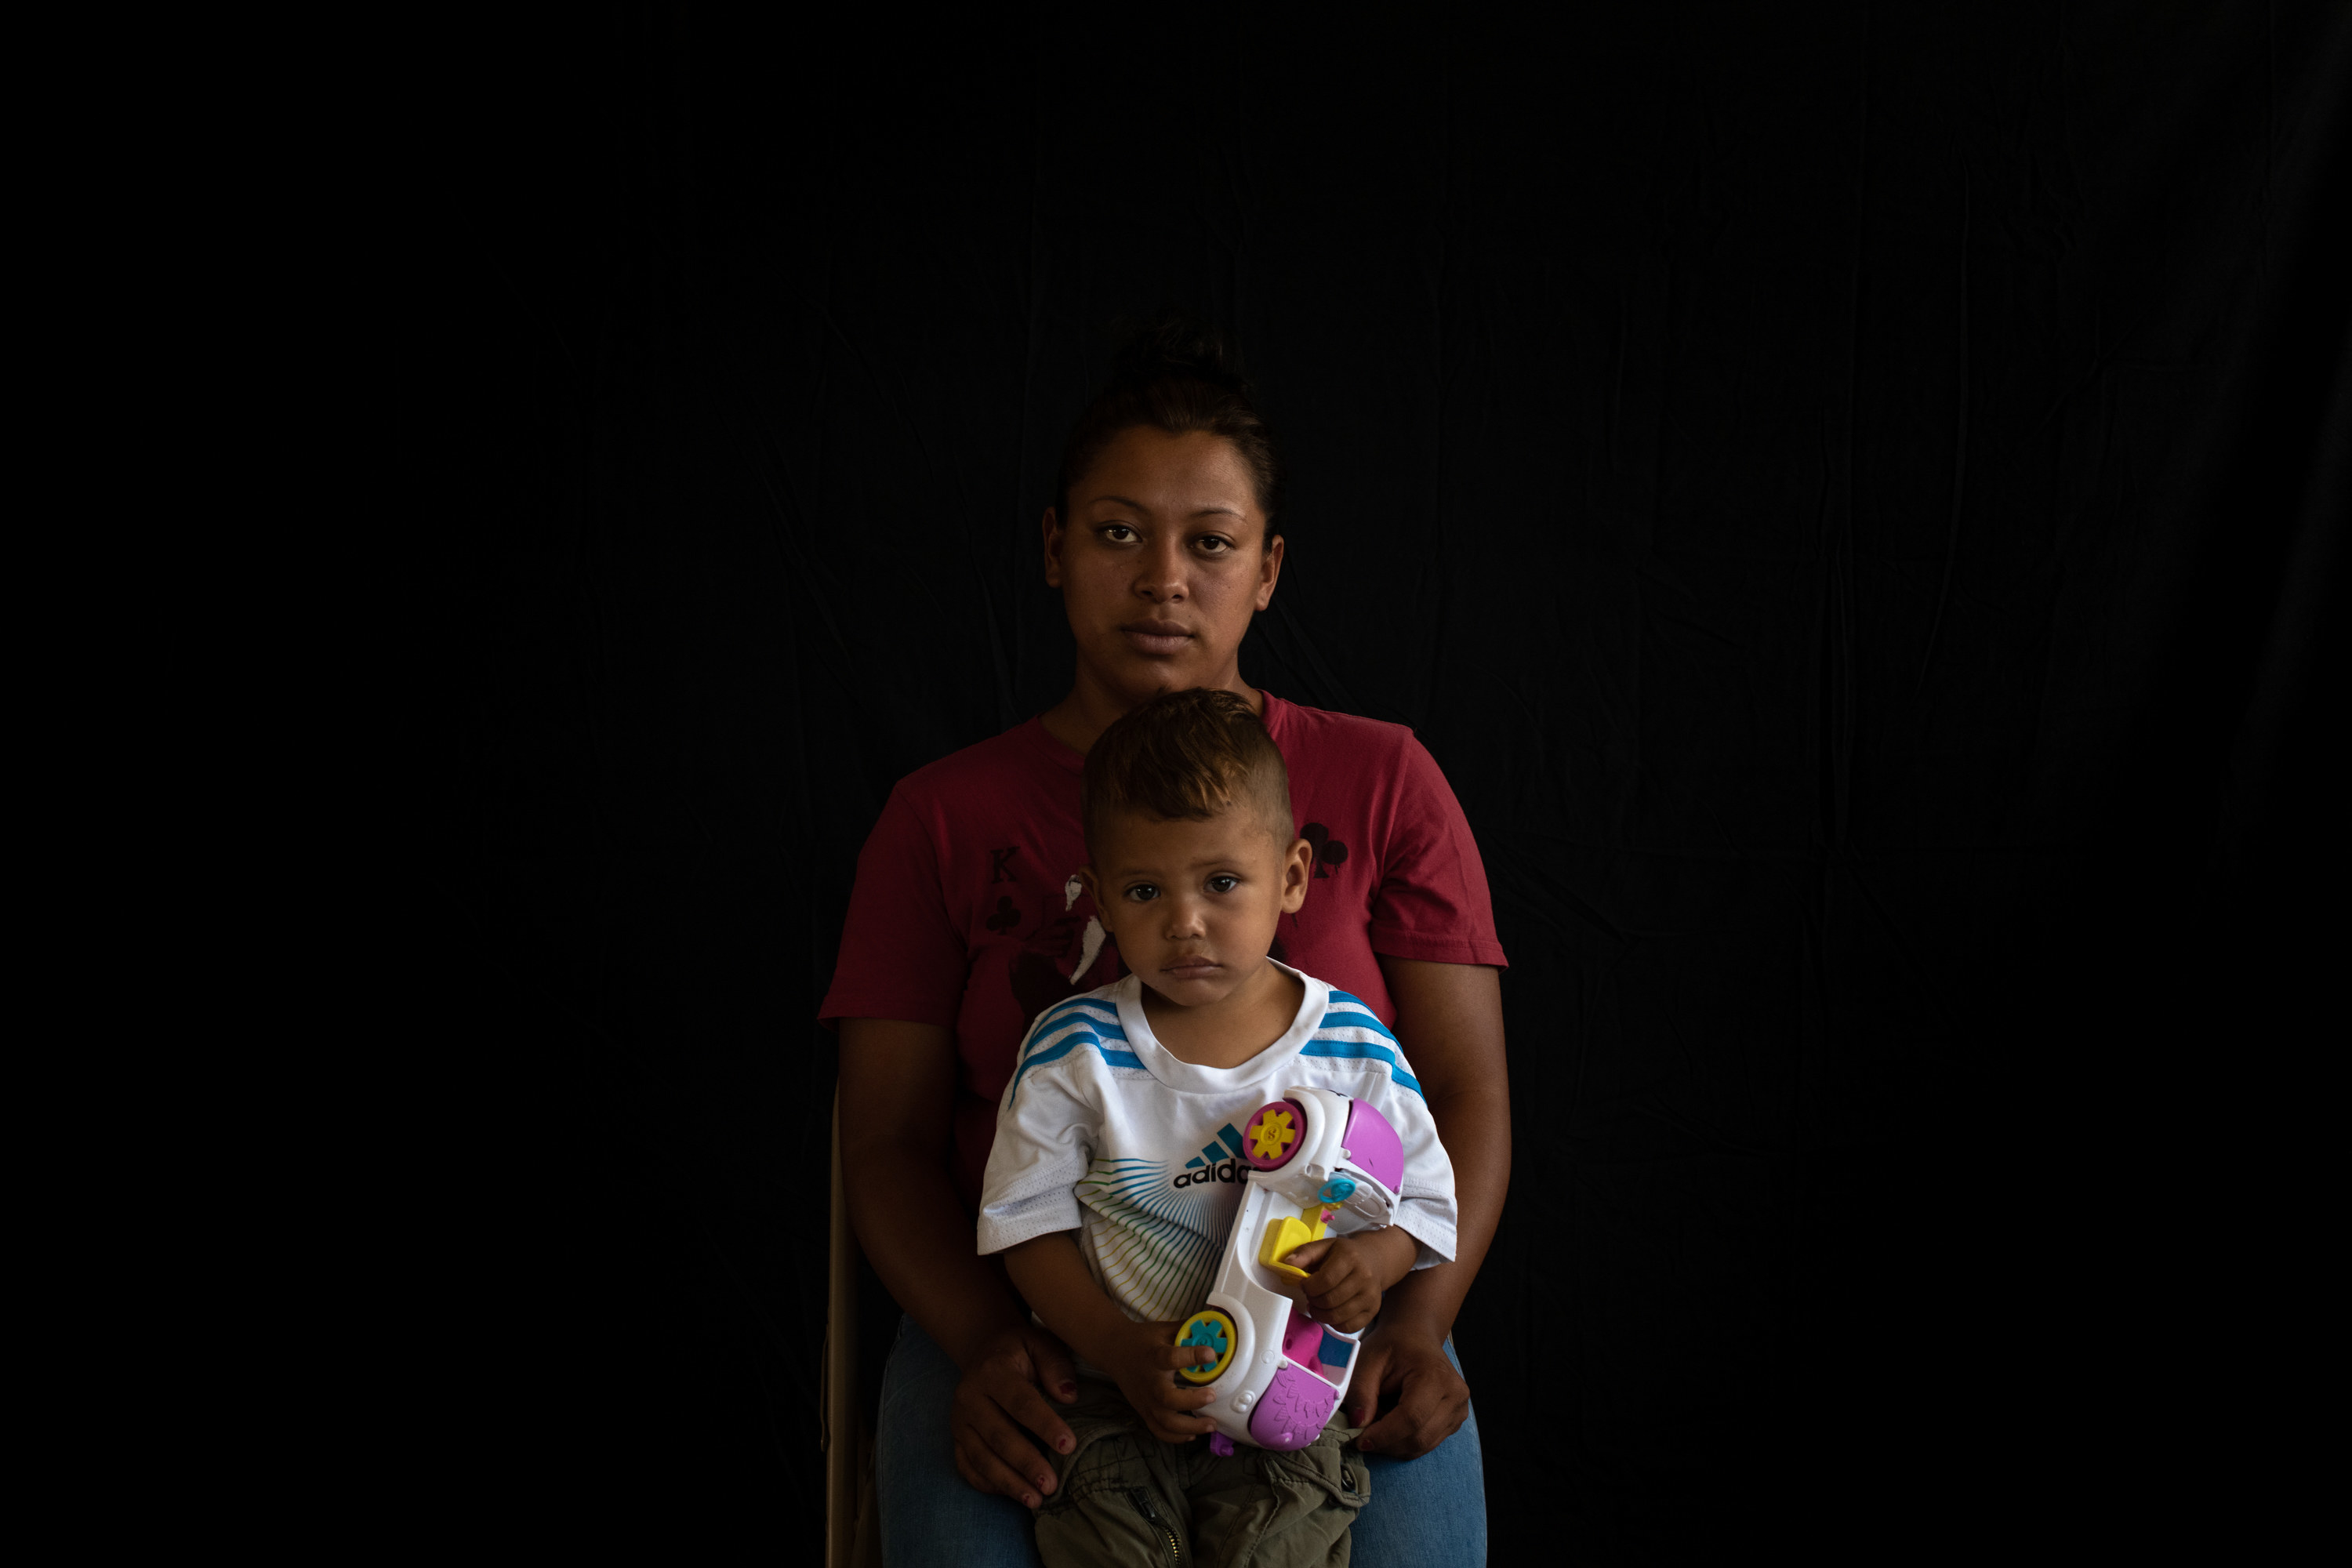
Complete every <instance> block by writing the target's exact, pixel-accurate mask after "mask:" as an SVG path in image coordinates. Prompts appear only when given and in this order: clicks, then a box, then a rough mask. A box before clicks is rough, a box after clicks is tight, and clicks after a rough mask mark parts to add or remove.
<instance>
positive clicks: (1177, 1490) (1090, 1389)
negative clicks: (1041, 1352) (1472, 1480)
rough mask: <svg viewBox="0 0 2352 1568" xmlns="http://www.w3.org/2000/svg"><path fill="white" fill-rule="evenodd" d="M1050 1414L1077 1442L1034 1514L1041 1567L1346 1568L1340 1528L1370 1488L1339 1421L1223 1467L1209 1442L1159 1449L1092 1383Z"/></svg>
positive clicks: (1113, 1394) (1113, 1392)
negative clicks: (1294, 1443) (1296, 1444)
mask: <svg viewBox="0 0 2352 1568" xmlns="http://www.w3.org/2000/svg"><path fill="white" fill-rule="evenodd" d="M1342 1410H1343V1411H1344V1406H1343V1407H1342ZM1058 1414H1060V1415H1061V1416H1062V1418H1063V1419H1064V1420H1066V1421H1067V1422H1068V1423H1069V1424H1070V1431H1071V1434H1072V1435H1073V1436H1076V1438H1077V1442H1076V1444H1075V1445H1074V1446H1073V1447H1072V1448H1071V1451H1070V1453H1069V1455H1068V1456H1067V1457H1066V1458H1061V1459H1058V1460H1057V1461H1056V1464H1057V1468H1058V1469H1059V1472H1060V1477H1059V1479H1060V1484H1059V1485H1058V1486H1056V1487H1055V1489H1054V1495H1053V1496H1051V1497H1049V1498H1047V1499H1046V1500H1045V1507H1043V1508H1041V1509H1039V1510H1037V1554H1038V1555H1039V1556H1040V1557H1043V1558H1044V1559H1045V1564H1046V1568H1167V1565H1168V1564H1171V1563H1183V1564H1187V1565H1188V1568H1189V1565H1190V1564H1192V1563H1201V1564H1203V1565H1204V1568H1208V1565H1215V1568H1347V1563H1348V1526H1349V1524H1351V1523H1353V1522H1354V1521H1355V1518H1356V1510H1358V1509H1360V1508H1361V1507H1363V1506H1364V1499H1365V1498H1366V1496H1367V1495H1369V1489H1370V1485H1371V1481H1370V1477H1369V1475H1367V1473H1366V1471H1365V1468H1364V1461H1363V1459H1362V1458H1361V1457H1360V1456H1359V1455H1358V1454H1356V1453H1354V1452H1353V1451H1351V1450H1348V1449H1343V1448H1342V1447H1340V1445H1341V1444H1343V1443H1348V1442H1351V1441H1353V1440H1354V1438H1355V1436H1356V1434H1357V1432H1358V1431H1359V1430H1360V1428H1358V1427H1354V1426H1341V1425H1339V1422H1340V1420H1341V1418H1342V1415H1341V1414H1340V1413H1334V1415H1332V1417H1331V1424H1330V1425H1329V1426H1326V1427H1324V1428H1323V1435H1322V1436H1319V1437H1318V1438H1316V1439H1315V1441H1314V1442H1313V1443H1311V1444H1309V1445H1308V1446H1307V1447H1304V1448H1301V1449H1299V1450H1298V1451H1297V1452H1296V1453H1290V1454H1277V1453H1275V1452H1273V1451H1271V1450H1269V1449H1265V1448H1254V1447H1249V1446H1247V1445H1245V1444H1237V1445H1235V1447H1234V1452H1233V1453H1232V1454H1231V1455H1227V1456H1220V1455H1217V1454H1215V1453H1213V1452H1211V1450H1210V1447H1209V1440H1208V1439H1207V1438H1206V1437H1196V1438H1194V1439H1193V1440H1192V1442H1190V1443H1163V1442H1161V1441H1160V1439H1159V1438H1157V1437H1154V1436H1151V1435H1150V1433H1149V1432H1147V1431H1145V1430H1144V1427H1143V1423H1142V1421H1141V1419H1140V1418H1139V1417H1138V1416H1137V1415H1136V1414H1135V1412H1134V1410H1133V1409H1131V1408H1130V1407H1129V1405H1128V1403H1127V1400H1126V1399H1125V1397H1123V1396H1122V1395H1121V1394H1119V1392H1118V1389H1117V1388H1116V1387H1115V1386H1113V1385H1112V1384H1108V1383H1102V1382H1097V1380H1095V1379H1093V1378H1082V1379H1080V1380H1079V1383H1078V1402H1077V1404H1076V1405H1067V1406H1062V1407H1059V1409H1058Z"/></svg>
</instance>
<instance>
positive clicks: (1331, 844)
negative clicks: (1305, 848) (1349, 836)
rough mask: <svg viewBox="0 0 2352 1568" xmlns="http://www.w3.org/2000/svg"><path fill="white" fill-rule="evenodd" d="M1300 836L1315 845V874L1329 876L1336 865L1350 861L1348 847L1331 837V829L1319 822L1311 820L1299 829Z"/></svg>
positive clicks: (1342, 864)
mask: <svg viewBox="0 0 2352 1568" xmlns="http://www.w3.org/2000/svg"><path fill="white" fill-rule="evenodd" d="M1298 837H1301V838H1304V839H1305V840H1307V843H1309V844H1311V845H1313V846H1314V847H1315V874H1316V875H1317V876H1318V877H1328V876H1329V875H1330V874H1331V871H1332V868H1334V867H1339V866H1344V865H1346V864H1347V863H1348V847H1347V846H1346V845H1344V844H1342V843H1340V842H1339V840H1338V839H1336V838H1334V837H1331V830H1330V829H1329V828H1328V827H1326V826H1323V825H1322V824H1321V823H1319V822H1310V823H1308V824H1307V826H1304V827H1302V828H1300V829H1299V830H1298Z"/></svg>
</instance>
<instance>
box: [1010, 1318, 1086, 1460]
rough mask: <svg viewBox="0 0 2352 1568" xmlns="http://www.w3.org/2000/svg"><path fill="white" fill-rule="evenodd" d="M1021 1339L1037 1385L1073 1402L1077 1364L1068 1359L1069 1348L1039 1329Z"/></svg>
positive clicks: (1076, 1385)
mask: <svg viewBox="0 0 2352 1568" xmlns="http://www.w3.org/2000/svg"><path fill="white" fill-rule="evenodd" d="M1022 1338H1023V1341H1024V1343H1025V1344H1026V1346H1027V1348H1028V1351H1029V1364H1030V1365H1031V1367H1033V1368H1034V1370H1035V1372H1036V1373H1037V1385H1038V1386H1039V1387H1041V1388H1043V1389H1044V1390H1045V1392H1046V1393H1048V1394H1052V1395H1053V1396H1054V1397H1055V1398H1056V1399H1058V1400H1060V1401H1061V1402H1062V1403H1063V1404H1065V1405H1070V1404H1074V1403H1076V1400H1077V1397H1078V1364H1077V1363H1076V1362H1075V1361H1073V1360H1072V1359H1071V1358H1070V1349H1069V1347H1068V1346H1067V1345H1066V1344H1064V1343H1063V1342H1061V1341H1060V1340H1058V1339H1056V1338H1055V1337H1054V1336H1053V1335H1052V1334H1049V1333H1047V1332H1046V1331H1045V1330H1043V1329H1032V1330H1029V1331H1026V1332H1025V1333H1024V1335H1023V1336H1022ZM1056 1419H1057V1420H1058V1419H1059V1417H1056ZM1046 1441H1047V1442H1052V1441H1053V1439H1052V1438H1051V1437H1047V1438H1046ZM1066 1451H1067V1450H1065V1452H1066Z"/></svg>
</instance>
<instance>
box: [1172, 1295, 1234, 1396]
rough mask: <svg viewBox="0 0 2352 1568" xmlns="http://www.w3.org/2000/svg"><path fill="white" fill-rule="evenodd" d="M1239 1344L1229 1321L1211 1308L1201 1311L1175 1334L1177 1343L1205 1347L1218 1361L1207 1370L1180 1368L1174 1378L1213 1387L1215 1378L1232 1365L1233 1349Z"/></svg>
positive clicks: (1185, 1322)
mask: <svg viewBox="0 0 2352 1568" xmlns="http://www.w3.org/2000/svg"><path fill="white" fill-rule="evenodd" d="M1240 1341H1241V1336H1240V1334H1239V1333H1237V1332H1236V1331H1234V1321H1233V1320H1232V1319H1231V1318H1228V1317H1227V1316H1225V1315H1224V1314H1223V1312H1220V1311H1219V1310H1216V1309H1215V1308H1214V1307H1203V1308H1202V1310H1199V1311H1197V1312H1195V1313H1193V1314H1192V1316H1191V1317H1189V1318H1187V1319H1185V1320H1184V1326H1183V1327H1182V1328H1181V1329H1178V1330H1177V1331H1176V1342H1177V1343H1178V1344H1179V1345H1203V1346H1206V1347H1207V1348H1208V1349H1209V1350H1211V1351H1213V1352H1215V1353H1216V1357H1217V1359H1216V1360H1214V1361H1213V1362H1211V1363H1209V1364H1208V1365H1206V1366H1180V1367H1178V1368H1177V1369H1176V1375H1177V1376H1179V1377H1181V1378H1182V1379H1183V1380H1184V1381H1185V1382H1187V1383H1214V1382H1215V1381H1216V1380H1217V1375H1218V1374H1219V1373H1222V1372H1223V1371H1224V1370H1225V1368H1226V1367H1227V1366H1229V1365H1231V1364H1232V1363H1233V1359H1234V1345H1236V1344H1238V1343H1239V1342H1240Z"/></svg>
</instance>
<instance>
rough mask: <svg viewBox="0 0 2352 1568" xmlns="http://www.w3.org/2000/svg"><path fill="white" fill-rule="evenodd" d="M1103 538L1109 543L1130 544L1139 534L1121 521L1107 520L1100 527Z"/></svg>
mask: <svg viewBox="0 0 2352 1568" xmlns="http://www.w3.org/2000/svg"><path fill="white" fill-rule="evenodd" d="M1101 533H1102V536H1103V540H1104V542H1106V543H1109V544H1132V543H1134V542H1136V540H1137V538H1138V537H1139V535H1138V534H1137V533H1136V531H1135V530H1133V529H1131V528H1129V527H1128V526H1127V524H1125V523H1123V522H1107V523H1105V524H1103V526H1102V529H1101Z"/></svg>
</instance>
